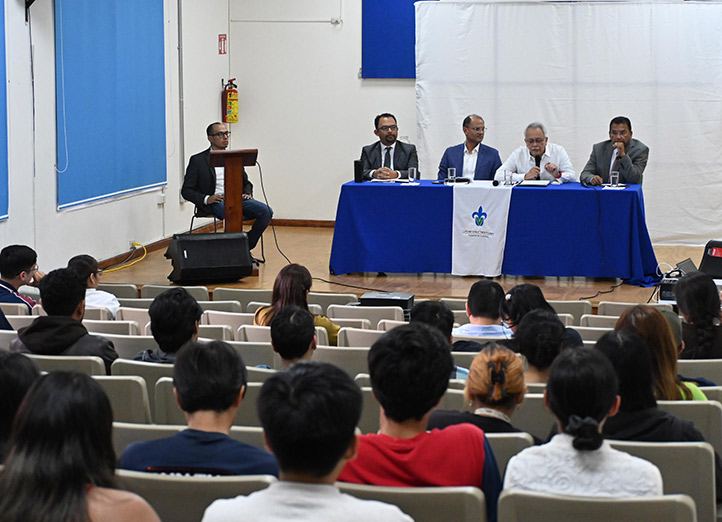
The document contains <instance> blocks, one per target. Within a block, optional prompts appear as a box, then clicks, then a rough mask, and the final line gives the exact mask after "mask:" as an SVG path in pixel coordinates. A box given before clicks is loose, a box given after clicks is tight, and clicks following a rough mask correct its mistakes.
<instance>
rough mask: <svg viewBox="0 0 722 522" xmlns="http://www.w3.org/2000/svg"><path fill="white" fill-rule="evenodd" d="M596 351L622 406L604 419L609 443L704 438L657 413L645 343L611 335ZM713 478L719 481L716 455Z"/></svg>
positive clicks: (720, 489)
mask: <svg viewBox="0 0 722 522" xmlns="http://www.w3.org/2000/svg"><path fill="white" fill-rule="evenodd" d="M595 348H596V349H597V350H599V351H600V352H602V353H603V354H604V355H606V356H607V358H608V359H609V361H610V362H611V363H612V366H613V367H614V371H615V373H616V374H617V379H618V380H619V396H620V397H621V399H622V402H621V404H620V406H619V412H618V413H617V414H616V415H615V416H614V417H610V418H608V419H607V422H605V423H604V427H603V428H602V433H603V434H604V436H605V437H606V438H608V439H617V440H633V441H647V442H696V441H703V440H704V436H703V435H702V433H700V431H699V430H698V429H697V428H695V427H694V424H692V423H691V422H689V421H687V420H683V419H680V418H678V417H675V416H674V415H672V414H671V413H668V412H666V411H664V410H660V409H659V408H658V407H657V400H656V399H655V398H654V385H653V377H652V356H651V355H650V352H649V350H648V349H647V347H646V346H644V342H643V341H642V340H641V339H640V338H639V337H638V336H637V335H635V334H633V333H632V332H625V331H614V332H609V333H606V334H604V335H603V336H602V337H601V339H599V340H598V341H597V344H596V346H595ZM715 462H716V470H715V475H716V476H717V477H720V478H722V467H720V459H719V455H717V453H715ZM715 484H716V487H717V499H718V500H720V499H722V480H716V481H715Z"/></svg>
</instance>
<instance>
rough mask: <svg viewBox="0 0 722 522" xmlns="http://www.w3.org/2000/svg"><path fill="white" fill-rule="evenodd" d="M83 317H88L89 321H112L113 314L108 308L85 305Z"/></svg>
mask: <svg viewBox="0 0 722 522" xmlns="http://www.w3.org/2000/svg"><path fill="white" fill-rule="evenodd" d="M83 318H84V319H90V320H91V321H112V320H113V314H111V313H110V310H108V309H107V308H103V307H102V306H97V307H95V306H86V307H85V312H84V313H83Z"/></svg>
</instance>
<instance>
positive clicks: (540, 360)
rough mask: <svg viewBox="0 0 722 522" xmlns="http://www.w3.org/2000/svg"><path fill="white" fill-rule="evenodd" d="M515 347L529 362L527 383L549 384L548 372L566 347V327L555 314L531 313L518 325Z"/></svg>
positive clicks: (525, 371)
mask: <svg viewBox="0 0 722 522" xmlns="http://www.w3.org/2000/svg"><path fill="white" fill-rule="evenodd" d="M514 339H516V346H517V349H518V350H519V353H520V354H522V355H523V356H524V358H525V359H526V361H527V363H528V364H527V368H526V369H525V370H524V381H525V382H535V383H536V382H539V383H543V382H547V378H548V377H549V369H550V368H551V365H552V363H553V362H554V359H556V357H557V356H558V355H559V354H560V353H561V351H562V347H563V344H564V325H563V324H562V322H561V321H560V320H559V318H558V317H557V315H556V314H553V313H551V312H547V311H545V310H532V311H531V312H529V313H528V314H526V315H525V316H524V317H523V319H522V320H521V321H520V322H519V327H518V328H517V329H516V335H514Z"/></svg>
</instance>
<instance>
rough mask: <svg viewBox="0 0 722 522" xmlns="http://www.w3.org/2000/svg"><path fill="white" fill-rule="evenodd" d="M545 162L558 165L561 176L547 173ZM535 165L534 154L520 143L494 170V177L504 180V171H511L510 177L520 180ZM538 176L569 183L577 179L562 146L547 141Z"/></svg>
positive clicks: (513, 179) (515, 180)
mask: <svg viewBox="0 0 722 522" xmlns="http://www.w3.org/2000/svg"><path fill="white" fill-rule="evenodd" d="M547 163H553V164H554V165H556V166H557V167H559V172H561V176H560V177H559V178H555V177H554V176H552V175H551V174H549V173H548V172H547V171H546V170H545V169H544V166H545V165H546V164H547ZM535 165H536V160H535V159H534V156H532V155H531V153H530V152H529V149H528V148H527V146H526V145H522V146H521V147H519V148H518V149H516V150H515V151H514V152H512V153H511V155H510V156H509V157H508V158H507V160H506V161H505V162H504V163H503V164H502V166H501V167H499V169H498V170H497V171H496V174H495V175H494V179H496V180H499V181H504V171H509V172H512V175H511V179H512V181H514V182H517V181H522V180H523V179H524V176H525V175H526V173H527V172H529V169H531V168H532V167H533V166H535ZM539 177H540V178H541V179H549V180H552V181H553V180H555V179H557V180H559V181H560V182H561V183H569V182H571V181H577V173H576V172H575V171H574V167H572V162H571V160H570V159H569V156H568V155H567V151H565V150H564V147H562V146H561V145H557V144H555V143H547V146H546V149H545V150H544V154H542V158H541V163H540V164H539Z"/></svg>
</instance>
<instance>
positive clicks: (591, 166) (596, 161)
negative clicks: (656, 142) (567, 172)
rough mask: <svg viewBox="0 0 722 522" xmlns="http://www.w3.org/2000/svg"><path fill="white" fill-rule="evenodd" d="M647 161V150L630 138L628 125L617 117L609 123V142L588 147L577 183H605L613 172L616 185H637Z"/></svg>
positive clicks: (627, 122) (627, 121)
mask: <svg viewBox="0 0 722 522" xmlns="http://www.w3.org/2000/svg"><path fill="white" fill-rule="evenodd" d="M648 159H649V147H647V146H646V145H645V144H644V143H642V142H641V141H639V140H635V139H632V122H631V121H630V120H629V118H627V117H625V116H617V117H616V118H614V119H612V121H611V122H610V123H609V139H608V140H607V141H603V142H601V143H597V144H595V145H594V146H593V147H592V154H591V155H590V156H589V161H587V164H586V166H585V167H584V170H582V174H581V176H580V181H581V182H582V183H589V184H590V185H601V184H602V183H608V182H609V173H610V172H611V171H612V170H616V171H618V172H619V182H620V183H636V184H641V183H642V173H643V172H644V169H645V167H646V166H647V160H648Z"/></svg>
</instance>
